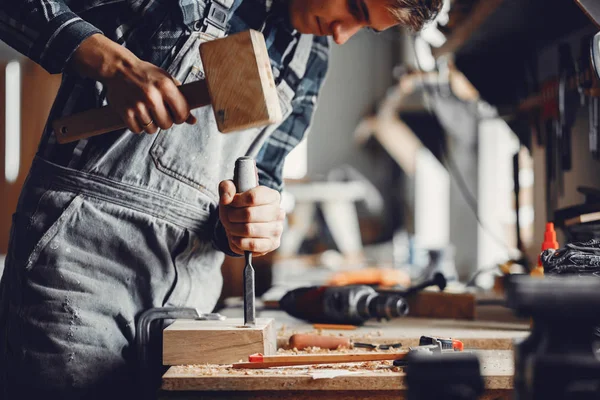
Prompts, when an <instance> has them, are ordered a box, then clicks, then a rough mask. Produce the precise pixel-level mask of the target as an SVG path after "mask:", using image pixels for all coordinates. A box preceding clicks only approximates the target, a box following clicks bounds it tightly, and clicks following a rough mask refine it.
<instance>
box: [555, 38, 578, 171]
mask: <svg viewBox="0 0 600 400" xmlns="http://www.w3.org/2000/svg"><path fill="white" fill-rule="evenodd" d="M576 71H577V68H576V67H575V60H574V58H573V53H572V52H571V46H570V45H569V44H568V43H561V44H560V45H559V47H558V123H559V128H558V129H559V130H558V132H559V138H558V143H559V145H560V157H561V166H562V171H570V170H571V166H572V165H571V164H572V159H571V152H572V149H571V146H572V140H571V129H572V128H573V125H574V124H575V119H576V117H577V108H578V107H579V102H580V98H579V92H578V84H577V83H578V82H577V73H576ZM562 171H560V173H562Z"/></svg>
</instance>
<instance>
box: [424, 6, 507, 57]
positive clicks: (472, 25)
mask: <svg viewBox="0 0 600 400" xmlns="http://www.w3.org/2000/svg"><path fill="white" fill-rule="evenodd" d="M503 2H504V0H479V2H478V3H477V4H476V5H475V6H474V7H473V11H471V14H469V16H468V17H467V18H466V19H465V20H464V21H463V22H462V23H461V24H460V25H459V26H457V27H456V29H454V31H453V32H452V34H451V35H450V37H449V38H448V40H447V41H446V42H445V43H444V44H443V45H442V46H440V47H438V48H433V49H432V53H433V56H434V57H435V58H439V57H441V56H444V55H448V54H453V53H455V52H456V51H457V50H458V49H460V48H461V47H462V46H463V45H464V44H465V43H466V42H467V41H468V40H469V38H470V37H471V36H472V35H473V33H475V32H476V31H477V30H478V29H479V28H480V27H481V26H482V25H483V24H484V23H485V21H486V20H487V19H488V17H490V16H491V15H492V14H493V13H494V11H496V10H497V9H498V7H500V5H501V4H502V3H503Z"/></svg>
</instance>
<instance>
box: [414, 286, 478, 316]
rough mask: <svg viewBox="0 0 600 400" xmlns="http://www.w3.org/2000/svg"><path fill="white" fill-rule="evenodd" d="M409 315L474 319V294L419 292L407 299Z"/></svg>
mask: <svg viewBox="0 0 600 400" xmlns="http://www.w3.org/2000/svg"><path fill="white" fill-rule="evenodd" d="M408 307H409V311H408V315H409V316H411V317H425V318H440V319H467V320H473V319H475V296H474V295H473V294H471V293H446V292H427V291H425V292H420V293H418V294H416V295H414V296H411V297H410V298H409V299H408Z"/></svg>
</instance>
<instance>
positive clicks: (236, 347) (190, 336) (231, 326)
mask: <svg viewBox="0 0 600 400" xmlns="http://www.w3.org/2000/svg"><path fill="white" fill-rule="evenodd" d="M243 325H244V322H243V320H242V319H239V318H233V319H228V320H225V321H194V320H178V321H175V322H174V323H173V324H172V325H171V326H169V327H168V328H167V329H165V330H164V331H163V364H164V365H189V364H204V363H210V364H231V363H234V362H238V361H240V360H245V359H247V358H248V356H249V355H250V354H255V353H262V354H266V355H270V354H275V352H276V351H277V335H276V333H275V327H274V324H273V320H272V319H270V318H258V319H257V320H256V326H254V327H244V326H243Z"/></svg>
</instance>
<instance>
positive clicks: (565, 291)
mask: <svg viewBox="0 0 600 400" xmlns="http://www.w3.org/2000/svg"><path fill="white" fill-rule="evenodd" d="M506 295H507V302H508V305H509V307H510V308H512V309H513V310H514V311H515V313H516V314H517V315H520V316H525V317H532V319H533V328H532V331H531V334H530V335H529V336H528V337H527V338H525V339H523V340H522V341H519V342H517V343H516V344H515V350H514V352H515V376H514V387H515V393H516V398H518V399H520V400H538V399H540V400H541V399H597V398H600V361H599V360H598V357H597V355H596V346H597V343H596V340H597V337H595V336H594V333H595V329H596V327H597V326H598V325H599V324H600V280H598V279H596V278H590V277H587V278H576V277H560V278H559V277H552V276H548V277H545V278H544V279H536V278H532V277H529V276H518V275H513V276H511V277H510V279H508V282H507V286H506Z"/></svg>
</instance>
